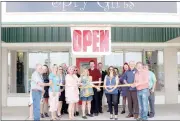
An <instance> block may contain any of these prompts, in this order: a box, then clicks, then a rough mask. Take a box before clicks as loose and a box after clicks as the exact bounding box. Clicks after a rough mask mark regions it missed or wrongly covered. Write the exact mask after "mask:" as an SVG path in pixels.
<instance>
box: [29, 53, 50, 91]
mask: <svg viewBox="0 0 180 121" xmlns="http://www.w3.org/2000/svg"><path fill="white" fill-rule="evenodd" d="M47 60H48V53H29V70H28V91H30V80H31V76H32V73H33V72H34V71H35V68H36V64H37V63H39V64H42V65H44V64H48V63H47Z"/></svg>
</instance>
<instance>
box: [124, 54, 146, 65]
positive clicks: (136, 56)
mask: <svg viewBox="0 0 180 121" xmlns="http://www.w3.org/2000/svg"><path fill="white" fill-rule="evenodd" d="M130 61H135V63H137V62H139V61H140V62H142V52H125V62H127V63H129V62H130Z"/></svg>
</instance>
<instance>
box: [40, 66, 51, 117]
mask: <svg viewBox="0 0 180 121" xmlns="http://www.w3.org/2000/svg"><path fill="white" fill-rule="evenodd" d="M42 77H43V80H44V83H49V68H48V66H47V65H44V66H43V74H42ZM48 99H49V86H45V87H44V95H43V106H42V109H41V110H42V111H41V118H44V116H45V117H49V115H48V113H47V112H48Z"/></svg>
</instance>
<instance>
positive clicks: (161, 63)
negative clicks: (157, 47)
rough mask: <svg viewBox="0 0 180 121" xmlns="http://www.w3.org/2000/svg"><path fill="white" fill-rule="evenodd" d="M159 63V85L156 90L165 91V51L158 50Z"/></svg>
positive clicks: (157, 76)
mask: <svg viewBox="0 0 180 121" xmlns="http://www.w3.org/2000/svg"><path fill="white" fill-rule="evenodd" d="M157 52H158V54H157V56H158V63H157V74H156V78H157V86H156V90H157V91H161V92H164V56H163V51H157Z"/></svg>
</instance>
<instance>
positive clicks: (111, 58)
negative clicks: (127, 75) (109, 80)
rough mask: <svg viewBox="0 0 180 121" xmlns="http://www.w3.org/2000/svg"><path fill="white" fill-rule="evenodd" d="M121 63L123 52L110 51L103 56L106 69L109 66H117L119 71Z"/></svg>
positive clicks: (120, 70)
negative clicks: (110, 52)
mask: <svg viewBox="0 0 180 121" xmlns="http://www.w3.org/2000/svg"><path fill="white" fill-rule="evenodd" d="M123 63H124V62H123V52H118V53H112V54H110V55H106V56H105V64H104V65H105V66H104V68H105V69H107V68H108V67H109V66H114V67H117V68H118V70H119V72H120V73H121V72H122V66H123Z"/></svg>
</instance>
